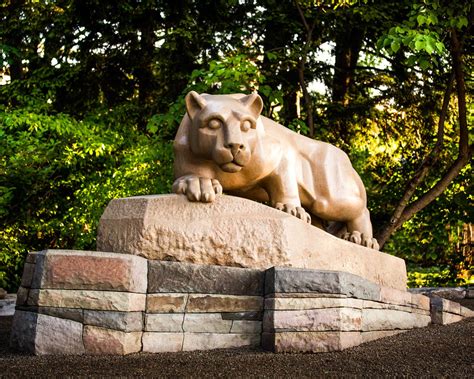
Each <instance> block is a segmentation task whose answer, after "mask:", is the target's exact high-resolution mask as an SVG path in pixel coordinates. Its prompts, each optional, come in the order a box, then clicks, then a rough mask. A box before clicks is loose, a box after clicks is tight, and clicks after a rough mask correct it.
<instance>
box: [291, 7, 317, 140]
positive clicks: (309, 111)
mask: <svg viewBox="0 0 474 379" xmlns="http://www.w3.org/2000/svg"><path fill="white" fill-rule="evenodd" d="M296 8H297V9H298V13H299V14H300V17H301V21H302V22H303V25H304V28H305V30H306V41H305V44H304V46H303V51H302V53H301V56H300V60H299V62H298V78H299V82H300V86H301V90H302V92H303V99H304V103H305V105H306V120H307V124H308V128H309V136H310V137H311V138H313V137H314V119H313V100H312V99H311V95H310V94H309V92H308V86H307V84H306V80H305V69H306V58H307V56H308V53H309V49H310V48H311V43H312V42H313V30H314V27H315V25H316V20H314V21H313V23H312V24H311V25H309V24H308V21H307V20H306V17H305V15H304V12H303V10H302V9H301V7H300V5H299V3H298V2H297V1H296Z"/></svg>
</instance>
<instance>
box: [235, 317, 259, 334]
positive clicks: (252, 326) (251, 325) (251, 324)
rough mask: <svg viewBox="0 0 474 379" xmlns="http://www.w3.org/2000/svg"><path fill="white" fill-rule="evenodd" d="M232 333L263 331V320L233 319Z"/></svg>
mask: <svg viewBox="0 0 474 379" xmlns="http://www.w3.org/2000/svg"><path fill="white" fill-rule="evenodd" d="M230 332H231V333H243V334H256V333H261V332H262V321H249V320H233V322H232V327H231V328H230Z"/></svg>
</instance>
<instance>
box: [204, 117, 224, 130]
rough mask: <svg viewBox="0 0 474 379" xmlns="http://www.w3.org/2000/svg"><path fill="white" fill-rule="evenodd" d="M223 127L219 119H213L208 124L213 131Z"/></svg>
mask: <svg viewBox="0 0 474 379" xmlns="http://www.w3.org/2000/svg"><path fill="white" fill-rule="evenodd" d="M221 125H222V121H221V120H219V119H217V118H213V119H212V120H210V121H209V122H208V124H207V126H209V127H210V128H211V129H219V128H220V127H221Z"/></svg>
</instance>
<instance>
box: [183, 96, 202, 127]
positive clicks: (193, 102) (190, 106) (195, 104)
mask: <svg viewBox="0 0 474 379" xmlns="http://www.w3.org/2000/svg"><path fill="white" fill-rule="evenodd" d="M185 100H186V111H187V112H188V115H189V118H190V119H191V120H192V119H193V118H194V115H195V114H196V113H197V112H199V111H200V110H201V109H203V108H204V107H205V106H206V100H204V98H203V97H202V96H201V95H199V94H198V93H197V92H195V91H191V92H189V93H188V94H187V95H186V99H185Z"/></svg>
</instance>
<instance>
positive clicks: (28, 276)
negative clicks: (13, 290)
mask: <svg viewBox="0 0 474 379" xmlns="http://www.w3.org/2000/svg"><path fill="white" fill-rule="evenodd" d="M34 271H35V265H34V264H33V263H28V262H25V266H24V267H23V275H22V276H21V286H22V287H26V288H30V287H31V281H32V280H33V274H34Z"/></svg>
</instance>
